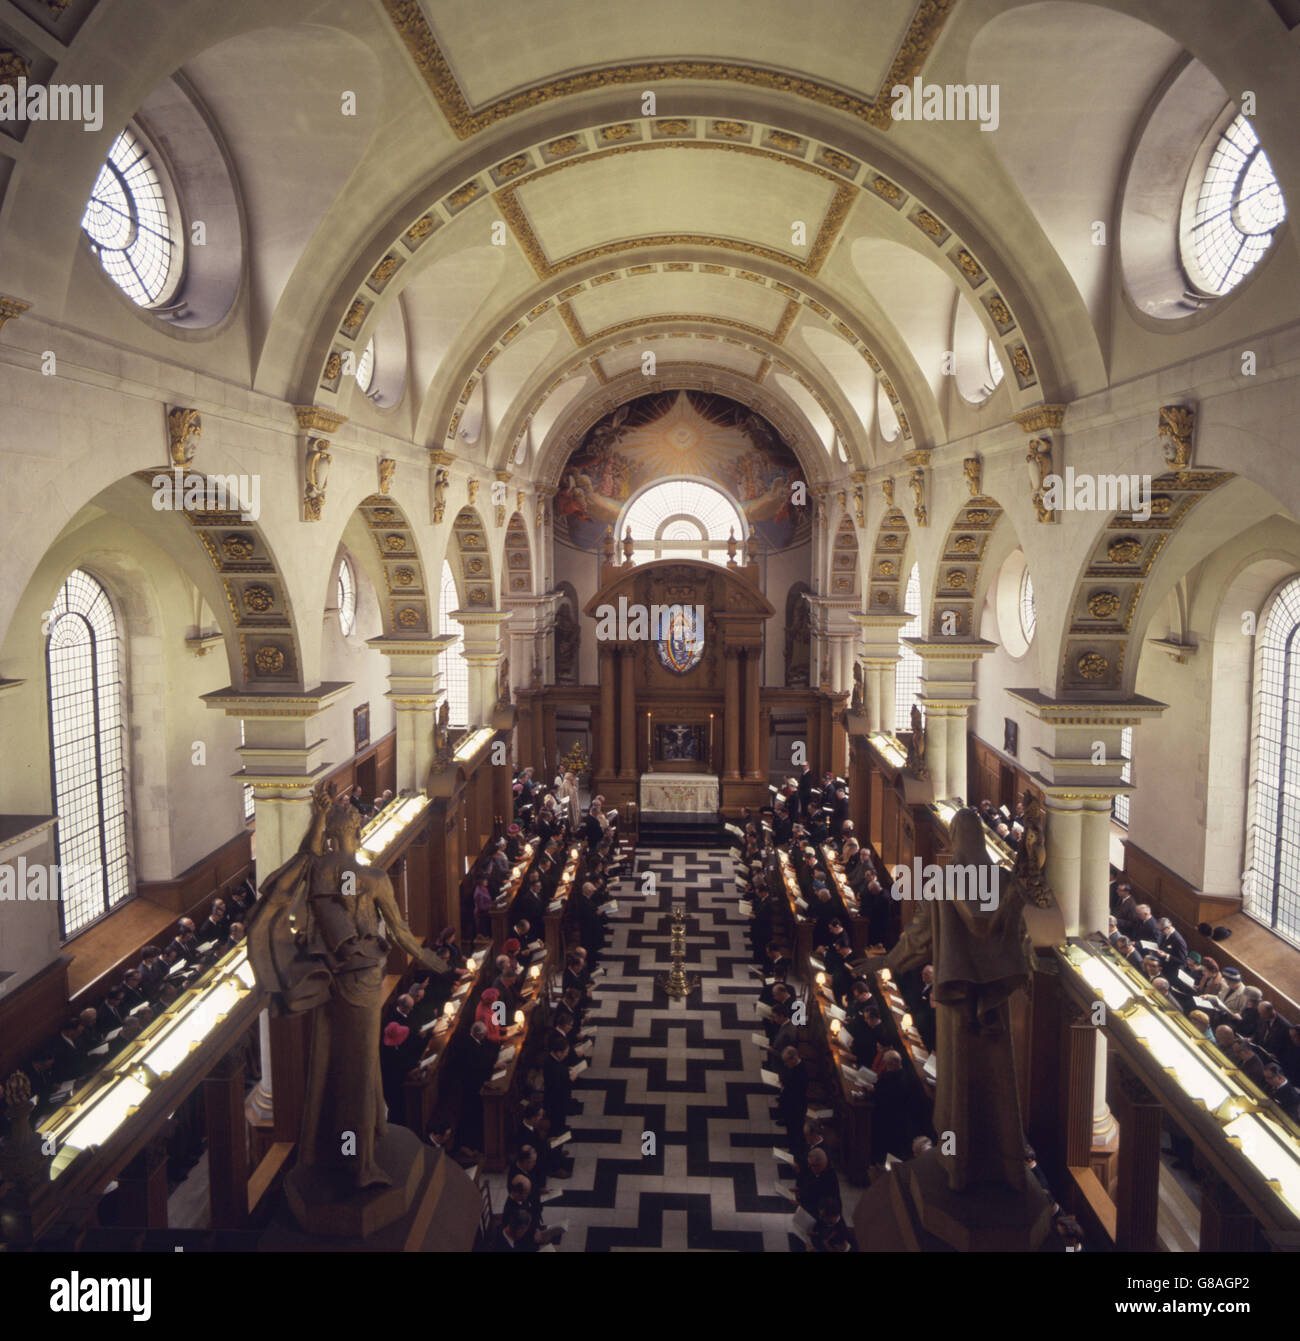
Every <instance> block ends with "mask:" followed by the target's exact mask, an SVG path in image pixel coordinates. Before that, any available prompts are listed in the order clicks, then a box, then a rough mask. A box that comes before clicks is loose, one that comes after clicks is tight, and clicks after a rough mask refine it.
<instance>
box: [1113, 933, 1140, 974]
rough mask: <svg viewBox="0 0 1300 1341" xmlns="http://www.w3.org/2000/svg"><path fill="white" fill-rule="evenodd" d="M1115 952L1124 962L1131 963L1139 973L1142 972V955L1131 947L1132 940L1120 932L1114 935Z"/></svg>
mask: <svg viewBox="0 0 1300 1341" xmlns="http://www.w3.org/2000/svg"><path fill="white" fill-rule="evenodd" d="M1114 944H1115V953H1116V954H1117V955H1119V957H1120V958H1121V959H1122V960H1124V961H1125V962H1126V963H1129V964H1132V965H1133V967H1134V968H1135V969H1137V971H1138V972H1139V973H1141V972H1142V956H1141V955H1140V954H1138V952H1137V951H1136V950H1135V949H1134V948H1133V942H1132V941H1131V940H1129V938H1128V937H1127V936H1125V935H1124V934H1123V933H1122V932H1117V933H1116V935H1115V941H1114Z"/></svg>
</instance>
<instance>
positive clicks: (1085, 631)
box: [1060, 470, 1234, 690]
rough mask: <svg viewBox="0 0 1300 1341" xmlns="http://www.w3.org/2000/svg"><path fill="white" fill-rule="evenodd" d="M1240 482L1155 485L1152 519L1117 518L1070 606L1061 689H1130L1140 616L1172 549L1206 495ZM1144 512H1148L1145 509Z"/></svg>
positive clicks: (1173, 480)
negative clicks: (1128, 667) (1128, 665)
mask: <svg viewBox="0 0 1300 1341" xmlns="http://www.w3.org/2000/svg"><path fill="white" fill-rule="evenodd" d="M1233 478H1234V476H1233V475H1232V474H1231V473H1230V472H1228V471H1211V470H1200V471H1194V470H1185V471H1179V472H1175V473H1172V474H1168V475H1159V476H1157V477H1156V478H1155V479H1154V480H1152V482H1151V515H1150V516H1149V517H1146V518H1144V519H1143V518H1135V517H1134V516H1133V514H1132V513H1131V512H1120V513H1116V514H1115V515H1114V516H1113V517H1111V519H1110V521H1109V522H1108V523H1107V524H1106V526H1105V527H1104V528H1103V529H1102V531H1101V533H1100V534H1099V535H1098V537H1097V540H1096V542H1095V543H1094V545H1093V548H1092V554H1091V556H1090V557H1089V560H1088V563H1087V565H1086V566H1085V568H1084V571H1083V575H1082V577H1081V579H1080V581H1079V583H1078V584H1077V586H1076V587H1075V591H1074V595H1073V598H1072V600H1071V603H1070V622H1069V625H1068V626H1067V629H1066V636H1065V643H1064V651H1063V653H1062V656H1061V665H1060V688H1062V689H1070V690H1089V689H1122V688H1124V687H1125V686H1124V683H1123V679H1124V666H1125V659H1126V657H1129V656H1130V654H1131V645H1132V639H1133V637H1134V633H1135V627H1134V617H1135V615H1136V613H1137V608H1138V604H1139V602H1140V601H1141V598H1142V593H1143V591H1144V590H1145V588H1146V585H1147V583H1148V581H1149V580H1150V577H1151V573H1152V571H1153V569H1154V567H1155V564H1156V561H1157V560H1158V559H1159V557H1160V554H1161V552H1162V551H1163V550H1164V548H1165V546H1166V544H1168V542H1169V541H1170V539H1172V537H1173V535H1174V533H1175V532H1176V531H1177V530H1178V529H1179V527H1181V526H1182V524H1183V522H1184V521H1186V520H1187V517H1188V515H1189V514H1190V513H1191V512H1192V510H1193V509H1194V508H1195V507H1196V505H1197V504H1198V503H1199V502H1200V501H1201V499H1203V498H1204V497H1205V496H1206V495H1207V494H1209V493H1212V492H1213V491H1214V490H1215V489H1217V488H1219V487H1221V486H1222V485H1224V484H1226V483H1227V482H1228V481H1229V480H1231V479H1233ZM1142 511H1145V509H1142Z"/></svg>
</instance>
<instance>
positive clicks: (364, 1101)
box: [248, 787, 450, 1189]
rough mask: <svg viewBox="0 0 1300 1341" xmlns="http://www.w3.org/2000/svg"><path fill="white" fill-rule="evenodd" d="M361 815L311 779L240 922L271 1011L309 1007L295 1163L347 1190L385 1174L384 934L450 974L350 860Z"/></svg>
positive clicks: (385, 883) (365, 869) (377, 882)
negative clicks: (288, 837) (286, 843)
mask: <svg viewBox="0 0 1300 1341" xmlns="http://www.w3.org/2000/svg"><path fill="white" fill-rule="evenodd" d="M361 823H362V821H361V815H360V813H359V812H358V811H357V809H356V808H355V807H354V806H352V805H351V804H349V802H348V801H347V800H346V799H344V800H341V801H337V802H336V801H335V800H334V798H333V792H332V789H329V790H326V789H324V788H320V787H318V788H317V789H316V791H315V792H314V793H313V794H312V819H311V824H310V826H309V827H308V830H307V833H306V835H305V837H304V838H303V840H302V844H301V846H300V847H299V848H298V851H297V852H296V853H295V854H294V855H293V856H292V857H291V858H290V859H289V860H288V861H287V862H285V864H284V865H283V866H281V867H280V869H279V870H278V871H276V872H275V873H274V874H273V875H271V876H270V877H268V879H267V880H266V881H265V882H264V883H263V885H262V889H261V893H262V898H261V899H260V900H259V902H258V906H257V911H256V913H255V915H254V917H253V918H252V919H251V920H250V923H249V927H248V954H249V959H250V961H251V962H252V965H253V971H254V973H255V974H256V975H257V981H258V984H259V985H260V986H261V987H263V988H265V989H266V990H267V991H268V992H269V993H271V1009H272V1011H273V1012H275V1013H278V1014H290V1015H292V1014H298V1013H299V1012H302V1011H313V1012H314V1014H315V1018H314V1020H313V1026H314V1027H313V1029H312V1040H311V1058H310V1061H309V1063H308V1071H307V1092H306V1097H305V1100H304V1108H303V1118H302V1132H301V1135H300V1138H299V1142H298V1165H299V1167H300V1168H307V1169H310V1168H313V1167H314V1168H316V1169H319V1170H320V1171H321V1172H322V1173H329V1174H334V1175H336V1176H338V1179H339V1181H340V1182H341V1183H343V1184H344V1185H347V1186H352V1187H355V1188H358V1189H360V1188H366V1187H382V1186H387V1185H389V1184H391V1183H392V1181H393V1179H392V1177H391V1176H390V1174H389V1173H388V1172H386V1171H385V1170H384V1169H383V1168H381V1167H380V1165H379V1164H377V1163H376V1161H375V1143H376V1141H377V1140H379V1139H380V1138H381V1137H383V1136H384V1134H385V1133H386V1131H387V1126H388V1124H387V1105H386V1103H385V1101H384V1093H383V1085H382V1082H381V1078H380V1071H379V1041H380V1039H379V1033H380V1030H379V1024H380V1009H381V1006H382V992H383V982H384V966H385V963H386V961H387V959H388V951H389V938H391V939H392V940H394V941H396V942H397V944H398V945H400V946H401V947H402V949H403V950H405V951H407V953H409V954H410V955H412V956H414V958H416V959H417V960H419V962H420V963H421V964H423V965H424V966H425V967H426V968H429V969H431V970H432V971H433V972H435V973H447V972H450V969H449V967H448V965H447V963H446V962H445V961H444V960H442V959H439V958H438V957H437V956H435V955H434V954H432V953H431V952H430V951H428V950H426V949H425V948H424V947H423V946H422V945H421V944H420V943H419V941H417V940H416V938H415V936H414V935H413V933H412V932H411V929H410V928H409V927H408V926H407V925H406V922H405V921H404V920H403V918H402V914H401V913H400V911H399V910H398V907H397V901H396V899H395V898H394V896H393V886H392V884H391V883H390V881H389V879H388V876H387V875H386V874H385V873H384V872H383V871H381V870H378V869H376V868H374V867H371V866H367V865H365V864H364V863H363V862H361V861H359V860H358V858H357V849H358V847H359V846H360V841H361Z"/></svg>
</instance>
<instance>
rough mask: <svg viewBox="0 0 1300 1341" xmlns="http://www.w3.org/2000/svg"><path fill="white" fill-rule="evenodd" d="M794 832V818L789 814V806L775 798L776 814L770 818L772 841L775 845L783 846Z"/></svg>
mask: <svg viewBox="0 0 1300 1341" xmlns="http://www.w3.org/2000/svg"><path fill="white" fill-rule="evenodd" d="M793 833H794V819H793V818H792V817H791V815H790V809H789V807H788V806H787V805H786V804H785V803H784V802H783V801H782V800H781V798H780V797H778V798H777V802H776V814H775V817H774V818H773V820H772V842H773V843H775V844H776V846H777V847H784V846H785V845H786V844H787V843H788V842H789V841H790V838H791V835H792V834H793Z"/></svg>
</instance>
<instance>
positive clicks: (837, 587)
mask: <svg viewBox="0 0 1300 1341" xmlns="http://www.w3.org/2000/svg"><path fill="white" fill-rule="evenodd" d="M830 570H831V571H830V583H829V587H828V590H829V592H830V594H831V595H832V596H837V597H845V596H857V595H859V594H860V592H861V590H862V581H861V576H862V574H861V565H860V563H859V556H858V533H857V530H856V528H855V527H854V525H853V519H852V518H851V517H849V516H843V517H841V518H840V524H839V526H838V527H837V528H836V530H835V536H834V541H833V543H832V546H831V555H830Z"/></svg>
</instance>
